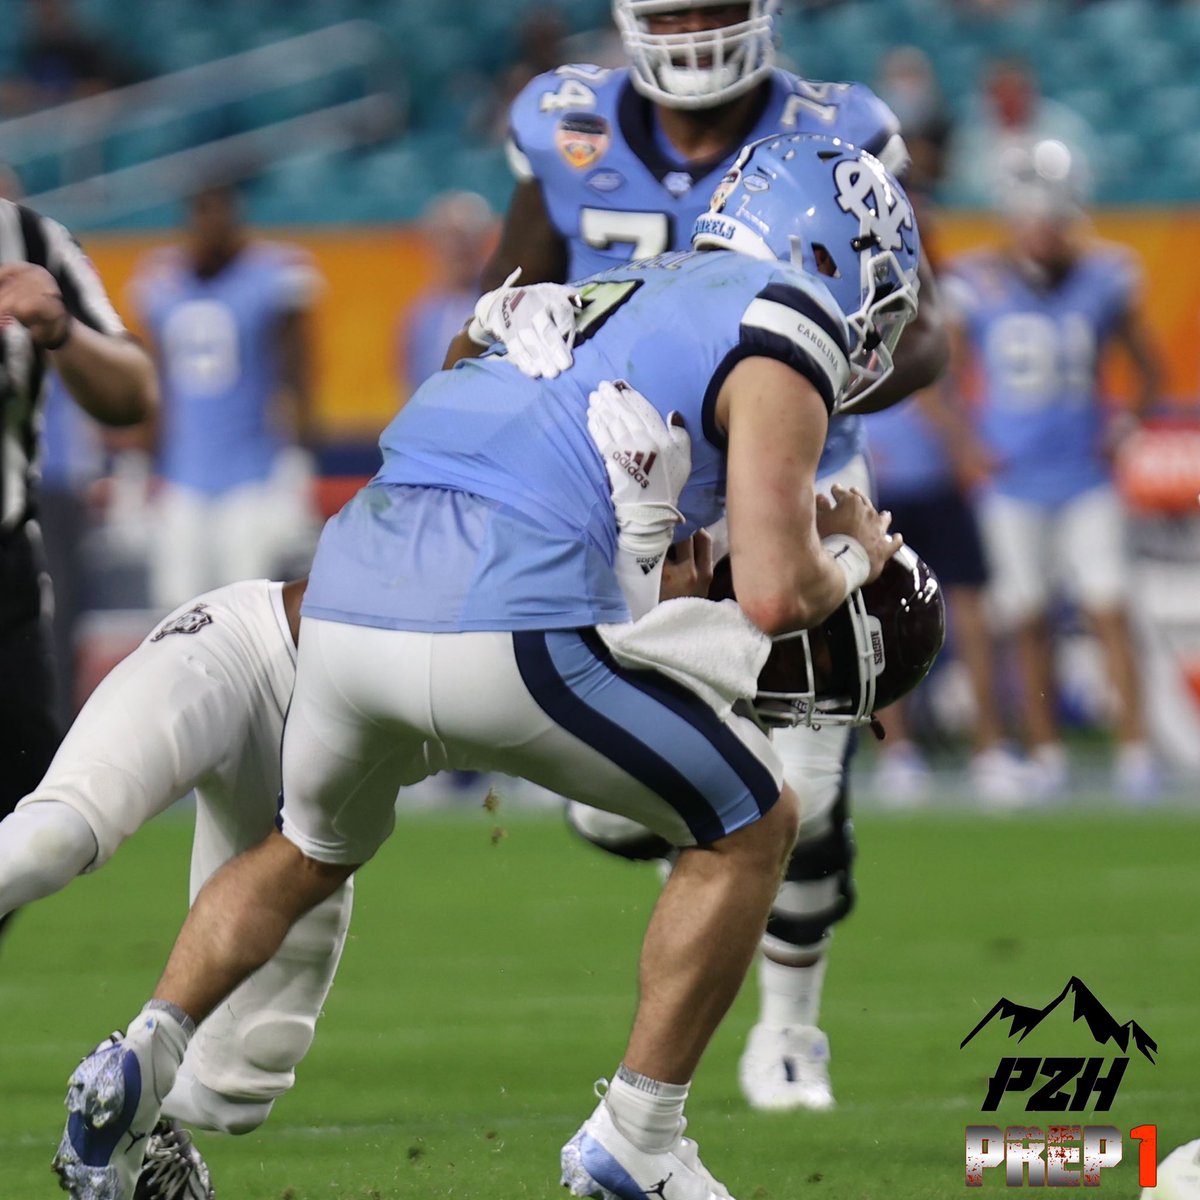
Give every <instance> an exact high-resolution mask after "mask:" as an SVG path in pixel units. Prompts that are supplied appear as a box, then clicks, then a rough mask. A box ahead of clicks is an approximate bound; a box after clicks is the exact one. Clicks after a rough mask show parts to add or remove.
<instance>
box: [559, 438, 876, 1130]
mask: <svg viewBox="0 0 1200 1200" xmlns="http://www.w3.org/2000/svg"><path fill="white" fill-rule="evenodd" d="M817 486H818V489H819V490H820V491H821V492H822V493H824V494H825V495H829V494H830V492H831V490H832V489H833V488H834V487H838V486H840V487H844V488H852V487H853V488H857V489H858V490H859V491H861V492H862V493H863V494H864V495H871V493H872V492H873V490H874V489H873V486H872V479H871V471H870V467H869V465H868V463H867V460H866V458H865V457H863V456H861V455H860V456H858V457H856V458H854V459H852V460H851V461H850V462H849V463H847V464H846V466H845V467H843V468H842V469H841V470H840V471H835V472H833V473H831V474H830V475H828V476H824V477H822V478H820V479H818V481H817ZM711 532H712V535H713V556H714V558H717V559H719V558H721V557H723V555H724V554H725V553H727V551H728V539H727V537H726V535H725V530H724V522H723V521H722V522H719V523H718V524H717V525H716V526H714V527H713V529H712V531H711ZM850 739H851V731H850V729H849V727H847V726H845V725H826V726H824V727H822V728H820V729H814V728H811V727H809V726H802V725H798V726H796V727H794V728H791V729H777V730H775V731H774V732H773V733H772V738H771V740H772V742H773V743H774V746H775V752H776V753H777V754H778V755H779V757H780V760H781V761H782V763H783V769H784V778H785V779H786V780H787V782H788V784H789V786H790V787H791V788H792V790H793V791H795V793H796V795H797V797H798V798H799V801H800V837H799V839H798V841H797V843H796V847H795V849H794V850H793V851H792V856H791V859H790V861H789V864H788V870H787V875H786V877H785V879H784V880H783V882H782V883H781V884H780V887H779V892H778V894H777V896H776V898H775V903H774V905H772V908H771V916H770V920H769V921H768V923H767V929H766V931H765V932H764V934H763V939H762V944H761V948H760V949H761V954H760V958H759V965H758V985H759V1016H758V1020H757V1022H756V1023H755V1025H754V1027H753V1028H752V1029H751V1031H750V1036H749V1038H748V1040H747V1043H746V1049H745V1052H744V1053H743V1054H742V1057H741V1060H740V1062H739V1064H738V1082H739V1083H740V1085H741V1089H742V1093H743V1094H744V1095H745V1097H746V1099H747V1100H748V1101H749V1102H750V1104H751V1105H752V1107H754V1108H758V1109H763V1110H786V1109H796V1108H807V1109H814V1110H823V1109H828V1108H832V1107H833V1103H834V1099H833V1088H832V1085H831V1083H830V1079H829V1039H828V1038H827V1037H826V1035H825V1033H824V1032H823V1031H822V1030H821V1029H820V1027H819V1025H818V1020H819V1016H820V1006H821V993H822V990H823V987H824V982H825V969H826V963H827V960H828V950H829V944H830V940H831V937H832V930H831V926H833V925H834V924H836V923H837V922H838V921H840V920H841V919H842V918H843V917H845V916H846V915H847V914H848V913H849V911H850V908H851V906H852V904H853V890H852V885H851V879H850V866H851V859H852V857H853V852H854V847H853V842H852V838H851V831H850V821H849V817H848V814H847V812H846V807H845V792H844V783H845V773H846V765H847V762H848V756H849V750H850ZM568 820H569V822H570V823H571V825H572V826H573V827H574V828H575V829H576V830H577V831H578V832H579V833H581V834H582V835H583V836H584V837H585V838H586V839H587V840H588V841H591V842H593V843H595V844H596V845H597V846H600V847H601V848H602V849H607V850H610V851H612V852H613V853H616V854H621V855H623V856H626V857H637V858H642V857H647V856H650V855H654V856H657V855H658V854H660V853H662V852H664V851H666V850H668V847H667V846H666V843H665V842H662V841H661V839H657V838H655V837H654V836H653V835H652V834H650V832H649V830H647V829H645V828H643V827H641V826H639V825H637V824H635V823H634V822H632V821H629V820H626V819H625V818H623V817H620V816H616V815H614V814H612V813H605V812H601V811H599V810H597V809H594V808H589V807H588V806H587V805H584V804H579V803H577V802H575V801H572V802H570V803H569V805H568Z"/></svg>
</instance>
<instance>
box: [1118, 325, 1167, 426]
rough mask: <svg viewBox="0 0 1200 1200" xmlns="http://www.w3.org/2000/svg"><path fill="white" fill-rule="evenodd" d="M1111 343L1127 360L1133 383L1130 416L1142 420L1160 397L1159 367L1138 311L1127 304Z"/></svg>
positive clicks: (1160, 372)
mask: <svg viewBox="0 0 1200 1200" xmlns="http://www.w3.org/2000/svg"><path fill="white" fill-rule="evenodd" d="M1112 340H1113V342H1115V343H1116V345H1118V346H1119V347H1120V348H1121V349H1122V350H1124V352H1125V353H1126V354H1127V355H1128V356H1129V361H1130V363H1131V364H1132V365H1133V370H1134V375H1135V377H1136V379H1137V391H1136V392H1135V394H1134V397H1133V407H1132V414H1133V416H1134V417H1136V418H1141V417H1143V416H1145V414H1146V413H1147V412H1149V410H1150V409H1151V408H1152V407H1153V406H1154V405H1155V404H1156V403H1157V402H1158V398H1159V397H1160V396H1161V395H1162V386H1163V363H1162V356H1161V355H1160V353H1159V350H1158V346H1157V344H1156V343H1155V340H1154V337H1153V336H1152V335H1151V333H1150V329H1149V327H1148V326H1147V324H1146V319H1145V317H1144V316H1143V314H1142V310H1141V307H1140V306H1139V305H1137V304H1130V305H1129V306H1128V307H1127V308H1126V309H1125V311H1124V312H1123V313H1122V314H1121V316H1120V318H1119V319H1118V321H1117V323H1116V325H1114V326H1113V331H1112Z"/></svg>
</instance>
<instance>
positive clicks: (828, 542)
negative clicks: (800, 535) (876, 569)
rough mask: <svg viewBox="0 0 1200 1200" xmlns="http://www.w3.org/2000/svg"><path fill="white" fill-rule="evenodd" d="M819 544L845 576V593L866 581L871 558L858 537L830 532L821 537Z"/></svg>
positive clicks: (847, 593) (869, 572)
mask: <svg viewBox="0 0 1200 1200" xmlns="http://www.w3.org/2000/svg"><path fill="white" fill-rule="evenodd" d="M821 545H822V546H824V547H825V549H826V550H828V551H829V553H830V554H831V555H833V561H834V562H835V563H837V565H838V566H839V567H840V568H841V570H842V574H843V575H845V576H846V595H847V596H848V595H850V593H851V592H852V591H854V590H855V588H860V587H862V585H863V584H864V583H866V582H867V577H868V576H869V575H870V574H871V558H870V555H868V554H867V551H866V547H865V546H863V544H862V542H860V541H859V540H858V538H852V537H851V536H850V535H849V534H848V533H831V534H830V535H829V536H828V537H824V538H822V539H821Z"/></svg>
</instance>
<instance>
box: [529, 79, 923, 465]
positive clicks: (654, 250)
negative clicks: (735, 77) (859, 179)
mask: <svg viewBox="0 0 1200 1200" xmlns="http://www.w3.org/2000/svg"><path fill="white" fill-rule="evenodd" d="M761 96H762V101H761V109H760V111H759V114H758V117H757V120H756V121H755V124H754V126H753V129H752V130H751V132H750V134H749V136H748V137H747V138H746V141H747V142H750V141H754V140H756V139H758V138H763V137H768V136H770V135H771V134H773V133H820V134H825V135H827V136H830V137H838V138H841V139H842V140H843V141H847V142H850V143H852V144H853V145H855V146H858V147H860V148H861V149H863V150H869V151H870V152H871V153H872V154H874V155H876V156H877V157H879V158H880V159H881V160H882V161H883V164H884V166H886V167H887V168H888V169H889V170H891V171H892V172H893V173H895V174H900V173H901V172H902V171H903V170H904V168H905V166H906V165H907V162H908V151H907V150H906V149H905V146H904V142H903V139H902V138H901V137H900V126H899V122H898V121H897V120H896V117H895V114H894V113H893V112H892V111H891V109H890V108H888V106H887V105H886V104H884V102H883V101H882V100H880V99H879V97H878V96H876V95H875V93H874V92H872V91H871V90H870V88H868V87H865V86H864V85H863V84H860V83H818V82H815V81H812V80H807V79H801V78H799V77H798V76H796V75H792V74H790V73H789V72H787V71H780V70H775V71H773V72H772V73H771V75H770V78H769V79H768V80H767V81H766V83H765V85H764V86H763V88H762V90H761ZM510 125H511V138H510V146H509V158H510V161H511V163H512V166H513V170H514V172H515V173H516V175H517V176H518V178H520V179H523V180H537V182H538V183H539V184H540V186H541V190H542V196H543V199H544V201H545V204H546V211H547V212H548V213H549V216H550V220H551V223H552V224H553V225H554V228H555V230H556V231H557V232H558V234H559V235H560V236H561V237H562V238H563V240H564V241H565V243H566V245H567V250H568V268H567V275H568V278H570V279H580V278H583V277H585V276H588V275H592V274H594V273H596V272H597V271H603V270H606V269H607V268H609V267H612V266H615V265H617V264H618V263H622V262H628V261H629V260H630V259H631V258H646V257H649V256H651V255H655V254H660V253H662V252H663V251H667V250H686V249H687V248H688V247H689V245H690V244H691V236H692V225H693V224H694V223H695V220H696V218H697V217H698V216H699V215H700V214H701V213H702V212H704V211H705V210H706V209H707V208H708V202H709V198H710V197H711V196H712V193H713V191H714V190H715V189H716V187H717V184H718V183H720V181H721V179H722V177H723V176H724V175H725V173H726V171H728V170H729V168H730V166H731V165H732V164H733V161H734V159H735V158H736V156H737V151H738V150H739V149H740V146H737V147H733V148H731V151H730V152H729V153H728V154H722V155H720V156H719V157H717V158H714V159H712V160H710V161H707V162H701V163H694V162H693V163H686V162H680V161H678V159H677V158H676V157H675V151H674V150H673V149H672V148H671V146H670V144H669V143H668V142H667V140H666V138H665V137H664V135H663V134H662V131H661V129H660V128H659V126H658V120H657V116H656V112H655V108H654V105H653V104H652V103H651V102H650V101H649V100H647V99H646V98H645V97H644V96H642V95H641V94H640V93H639V92H638V91H637V90H636V89H635V88H634V87H633V84H632V83H631V82H630V79H629V71H628V70H627V69H624V68H622V69H620V70H605V69H603V68H600V67H593V66H587V65H576V66H566V67H560V68H559V69H558V70H557V71H551V72H548V73H547V74H544V75H539V76H538V77H537V78H536V79H534V80H533V81H532V82H530V83H529V84H528V85H527V86H526V87H525V89H524V91H522V92H521V94H520V95H519V96H518V97H517V99H516V101H515V102H514V103H513V107H512V114H511V118H510ZM864 450H865V439H864V435H863V430H862V418H861V417H855V416H844V417H838V418H836V419H835V420H834V421H833V422H832V424H831V425H830V430H829V437H828V439H827V440H826V446H825V453H824V455H823V457H822V459H821V474H822V475H828V474H831V473H832V472H834V471H837V470H839V469H840V468H841V467H843V466H845V465H846V463H848V462H849V461H850V460H851V459H852V458H854V457H855V456H856V455H857V454H860V453H862V452H863V451H864Z"/></svg>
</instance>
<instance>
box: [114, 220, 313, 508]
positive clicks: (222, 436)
mask: <svg viewBox="0 0 1200 1200" xmlns="http://www.w3.org/2000/svg"><path fill="white" fill-rule="evenodd" d="M315 285H316V273H315V270H314V268H313V266H312V264H311V261H310V260H309V258H308V257H307V255H306V254H305V253H304V251H302V250H300V249H298V248H295V247H290V246H284V245H277V244H272V243H268V242H256V243H253V244H251V245H249V246H247V247H246V248H245V249H244V250H242V252H241V253H240V254H238V256H237V257H236V258H235V259H234V260H233V261H232V262H231V263H229V264H228V265H227V266H226V267H225V268H224V269H223V270H221V271H219V272H218V273H217V274H216V275H213V276H210V277H208V278H201V277H200V276H198V275H197V274H196V273H195V271H194V270H193V269H192V266H191V263H190V261H189V259H188V258H187V256H186V255H185V254H184V253H183V252H182V251H181V250H176V249H171V250H166V251H163V252H160V253H158V254H156V255H154V256H152V258H151V259H150V260H149V262H148V263H147V265H146V267H145V268H144V269H143V270H142V271H141V273H140V274H139V276H138V278H137V279H136V280H135V282H134V285H133V286H134V299H135V302H136V304H137V307H138V309H139V311H140V314H141V319H142V322H143V324H144V325H145V326H146V328H147V329H148V331H149V332H150V334H151V336H152V338H153V340H154V344H155V347H156V349H157V352H158V357H159V362H160V364H161V374H162V386H163V413H162V438H161V444H160V462H159V470H160V472H161V473H162V475H163V476H164V478H166V479H168V480H170V481H171V482H172V483H176V484H179V485H181V486H183V487H188V488H193V489H195V490H196V491H199V492H203V493H205V494H206V495H210V496H215V495H220V494H221V493H223V492H226V491H229V490H230V489H231V488H234V487H237V486H238V485H239V484H244V483H252V482H260V481H262V480H264V479H266V478H267V477H268V476H269V475H270V473H271V467H272V464H273V463H274V460H275V457H276V455H277V454H278V453H279V451H280V449H281V448H282V439H281V435H280V432H279V429H278V425H277V419H278V414H276V413H274V412H273V411H272V405H273V403H274V402H275V400H276V398H277V394H278V391H279V384H280V376H279V361H278V350H277V342H276V330H277V325H278V322H279V320H280V318H281V317H282V316H283V315H284V314H285V313H288V312H292V311H295V310H297V309H300V308H305V307H307V306H308V305H309V303H311V300H312V296H313V292H314V290H315Z"/></svg>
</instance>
